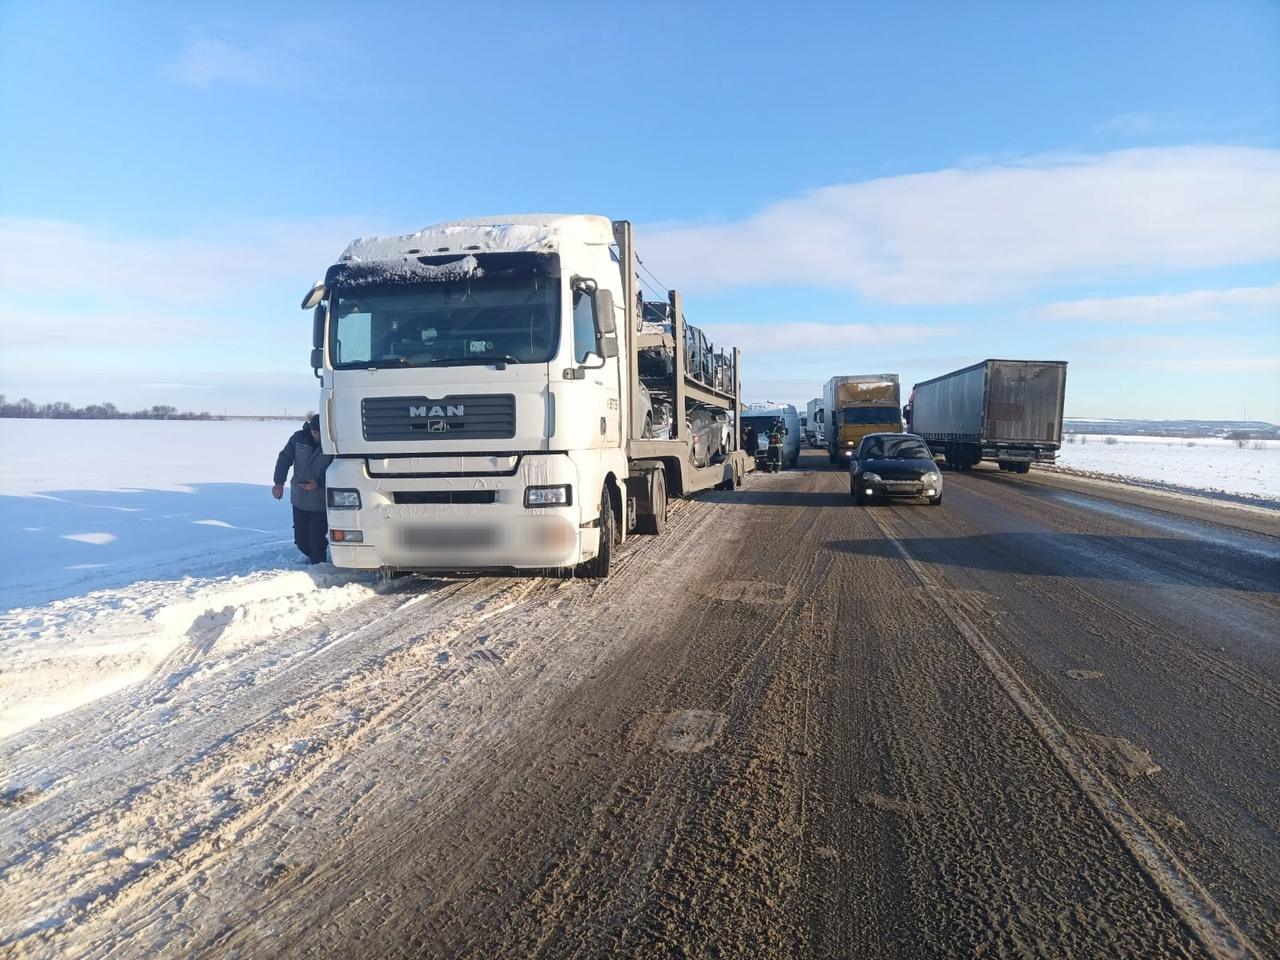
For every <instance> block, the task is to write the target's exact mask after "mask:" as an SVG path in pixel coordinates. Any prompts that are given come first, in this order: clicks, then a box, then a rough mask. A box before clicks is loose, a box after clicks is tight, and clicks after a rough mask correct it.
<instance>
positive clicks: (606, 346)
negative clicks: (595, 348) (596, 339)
mask: <svg viewBox="0 0 1280 960" xmlns="http://www.w3.org/2000/svg"><path fill="white" fill-rule="evenodd" d="M617 355H618V338H617V337H616V336H615V335H614V334H609V335H607V336H603V337H601V338H600V356H602V357H603V358H604V359H606V360H608V359H610V358H611V357H616V356H617Z"/></svg>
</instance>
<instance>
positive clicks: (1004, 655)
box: [0, 454, 1280, 958]
mask: <svg viewBox="0 0 1280 960" xmlns="http://www.w3.org/2000/svg"><path fill="white" fill-rule="evenodd" d="M802 467H803V468H804V469H801V470H798V471H790V472H787V473H784V474H782V475H778V476H759V477H752V478H750V480H749V481H748V484H747V486H746V487H745V488H744V489H742V490H740V491H735V492H725V493H715V494H710V495H707V496H704V497H701V498H699V499H698V500H696V501H693V502H690V503H684V504H681V505H679V509H678V510H677V511H676V512H675V514H674V515H673V518H672V523H671V526H670V529H669V530H668V531H667V533H666V534H664V536H663V537H662V538H660V539H657V540H654V539H650V538H639V539H637V541H636V542H635V543H634V544H630V545H628V548H627V549H626V550H625V551H624V553H623V557H622V559H621V562H620V565H619V568H618V569H617V571H616V573H615V575H614V577H612V578H611V579H610V580H609V581H608V582H606V583H605V584H603V585H597V584H589V583H582V582H555V581H548V580H533V581H514V580H497V579H483V580H475V581H460V582H425V581H411V582H408V583H405V584H404V585H403V586H402V587H400V588H399V589H398V590H397V591H396V592H393V593H390V594H388V595H386V596H385V597H380V598H379V599H378V600H377V601H375V602H373V603H371V604H369V605H367V607H366V608H364V609H361V610H358V611H356V612H355V613H352V614H348V615H346V617H347V621H348V622H346V623H345V624H344V627H343V629H344V630H345V631H346V632H345V633H343V634H342V637H341V638H340V639H341V640H342V642H341V643H338V642H337V641H336V640H335V641H334V643H333V644H331V645H330V646H329V647H326V648H325V649H326V652H325V654H324V656H322V657H321V656H302V655H299V656H297V657H296V658H293V659H288V658H286V659H285V661H283V663H284V665H282V666H280V667H279V668H278V669H274V668H273V671H272V672H267V671H262V670H260V671H258V672H257V673H255V674H246V676H253V677H255V678H256V679H255V680H254V681H253V683H252V684H249V683H247V682H245V683H243V687H244V689H243V691H242V692H240V693H238V694H237V696H239V697H240V700H239V701H237V702H238V703H239V704H240V705H239V706H238V707H237V709H236V710H234V711H231V712H230V713H233V714H234V715H227V713H228V712H227V711H208V710H202V709H201V703H202V702H212V701H202V697H213V696H214V694H213V693H211V692H209V693H204V692H201V691H199V690H197V691H192V692H191V693H190V694H186V693H183V694H182V695H180V696H176V697H175V696H174V695H173V694H172V693H169V694H166V695H161V693H159V692H157V694H156V698H155V702H154V703H149V704H145V705H144V706H143V707H131V708H129V709H128V710H125V709H124V708H122V707H119V706H113V705H112V704H111V703H110V702H106V703H103V704H102V705H100V706H98V707H95V708H94V709H95V710H98V711H100V713H99V715H98V716H96V717H91V718H89V720H90V721H91V722H85V720H84V717H83V716H82V717H80V719H79V721H78V725H77V726H76V727H75V728H74V730H72V729H70V728H68V732H67V734H66V737H65V739H64V740H63V741H61V742H60V743H59V744H58V745H57V749H56V750H53V749H46V748H44V747H41V746H38V745H37V742H36V740H35V739H34V738H32V739H30V740H29V741H27V742H25V743H20V744H18V749H16V750H15V751H14V753H13V756H14V757H15V764H16V765H17V767H18V769H16V772H15V774H14V775H15V776H21V775H22V773H23V765H25V768H26V769H29V770H34V769H36V768H37V767H42V766H43V767H50V768H53V769H55V772H58V771H60V772H58V776H55V777H54V780H55V782H59V783H64V784H66V785H67V786H66V787H65V788H64V789H62V791H61V792H58V791H57V790H54V791H51V793H50V796H48V797H47V798H41V800H40V801H39V802H36V803H32V804H29V805H27V806H23V807H21V808H16V809H14V810H12V811H9V812H8V813H4V812H3V811H0V839H2V841H3V849H4V859H3V860H2V861H0V887H5V886H7V887H8V890H9V892H8V893H6V894H4V895H3V899H4V901H5V903H6V904H7V905H6V906H2V907H0V943H4V944H5V946H4V947H3V948H0V952H3V951H4V950H8V951H10V952H12V953H13V954H15V955H17V956H41V955H70V956H102V957H106V956H137V955H143V954H153V955H172V956H214V957H260V956H283V957H291V956H313V957H334V956H349V957H365V956H369V957H375V956H376V957H383V956H391V957H400V956H403V957H420V956H439V957H533V956H546V957H578V956H581V957H633V956H635V957H716V956H724V957H780V958H781V957H800V956H815V957H910V958H917V957H931V956H956V957H969V956H979V955H981V956H994V957H1026V956H1043V957H1055V958H1064V957H1101V956H1108V957H1110V956H1134V957H1137V956H1141V957H1183V956H1196V957H1234V956H1277V955H1280V906H1278V904H1280V538H1278V537H1277V536H1276V533H1277V529H1278V528H1280V522H1278V521H1280V518H1278V517H1277V515H1275V514H1271V515H1268V514H1267V513H1266V512H1264V511H1258V510H1252V511H1250V510H1241V509H1236V508H1226V507H1219V506H1214V505H1212V504H1207V503H1204V502H1196V501H1191V500H1186V499H1180V498H1175V497H1167V496H1159V495H1156V494H1151V493H1144V492H1141V491H1132V490H1126V489H1123V488H1119V487H1115V486H1111V485H1106V484H1098V483H1091V482H1086V481H1075V480H1071V479H1067V478H1062V477H1057V476H1048V475H1041V474H1037V473H1032V474H1030V475H1027V476H1021V475H1012V474H1002V473H999V472H996V471H994V470H985V469H980V470H976V471H974V472H972V473H966V474H954V473H948V474H947V475H946V498H945V503H944V504H943V505H942V506H940V507H930V506H927V505H923V504H921V505H915V504H911V505H908V504H893V505H884V506H867V507H855V506H853V504H852V502H851V500H850V498H849V495H848V481H847V475H846V474H844V473H841V472H837V471H835V470H832V469H830V468H828V467H827V465H826V462H825V457H818V456H815V455H813V454H806V456H805V458H804V460H803V461H802ZM282 642H285V643H286V645H287V643H288V642H292V641H291V640H286V641H282ZM298 642H299V643H301V640H299V641H298ZM299 649H302V648H301V647H300V648H299ZM306 649H311V648H310V647H308V648H306ZM215 682H216V683H223V682H225V683H227V684H234V683H236V682H237V681H236V677H234V676H228V677H227V678H225V681H224V680H216V681H210V683H211V684H212V683H215ZM226 689H232V688H231V687H227V688H226ZM226 689H224V690H223V691H222V692H221V693H220V694H219V696H221V697H223V699H219V700H217V702H225V694H226ZM184 698H185V699H184ZM113 711H114V712H113ZM335 718H336V719H335ZM104 725H105V726H108V727H110V729H109V730H107V731H106V732H103V730H102V729H101V727H102V726H104ZM282 744H283V745H284V746H281V745H282ZM297 744H303V746H302V747H297V746H296V745H297ZM290 745H295V746H294V747H290ZM290 749H292V750H293V751H294V752H293V753H292V754H291V753H289V750H290ZM273 751H274V752H273ZM281 758H286V759H281ZM273 763H274V764H276V765H275V766H273V765H272V764H273ZM245 771H248V772H247V773H246V772H245ZM59 776H60V777H61V779H58V777H59ZM130 838H132V839H131V840H130ZM126 843H131V844H132V847H131V848H130V847H125V844H126ZM130 849H132V853H130ZM113 851H114V857H113V856H112V853H113ZM19 903H21V904H22V906H21V907H20V906H19ZM33 905H34V906H33ZM37 907H38V908H37Z"/></svg>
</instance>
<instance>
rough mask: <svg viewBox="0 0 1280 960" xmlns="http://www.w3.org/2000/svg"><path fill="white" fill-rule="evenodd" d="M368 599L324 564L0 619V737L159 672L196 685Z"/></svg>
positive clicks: (365, 586) (150, 587) (153, 587)
mask: <svg viewBox="0 0 1280 960" xmlns="http://www.w3.org/2000/svg"><path fill="white" fill-rule="evenodd" d="M290 549H292V547H290ZM259 559H260V561H264V562H265V561H269V560H272V559H278V558H275V557H270V556H263V557H261V558H259ZM373 593H374V590H373V586H372V581H371V580H370V579H369V578H368V577H367V576H364V577H360V576H357V575H353V574H346V573H340V572H338V571H336V570H334V569H333V567H331V566H329V565H328V564H324V565H321V566H319V567H311V568H308V569H305V570H304V569H298V570H288V569H268V570H259V571H256V572H252V573H247V574H244V575H240V576H230V577H216V578H209V579H197V578H184V579H182V580H176V581H173V580H169V581H154V580H149V581H142V582H139V583H135V584H132V585H130V586H128V587H126V588H123V589H118V590H99V591H95V592H93V593H90V594H88V595H87V596H83V597H74V598H71V599H66V600H57V601H54V602H53V603H50V604H46V605H44V606H41V607H26V608H21V607H20V608H17V609H14V610H8V611H5V612H3V613H0V738H3V737H6V736H9V735H10V734H13V733H16V732H17V731H19V730H22V729H25V728H26V727H29V726H31V725H33V724H36V723H39V722H41V721H42V720H47V719H48V718H50V717H53V716H57V715H58V714H61V713H66V712H67V711H70V710H74V709H75V708H76V707H79V706H82V705H83V704H86V703H89V702H91V701H93V700H96V699H98V698H99V697H104V696H107V695H109V694H111V693H115V692H116V691H118V690H121V689H123V688H124V687H127V686H130V685H131V684H134V683H137V682H139V681H141V680H144V679H146V678H147V677H148V676H150V675H151V674H152V673H153V672H154V671H155V670H156V669H157V668H159V667H160V666H161V665H162V664H165V665H166V666H167V667H168V668H170V669H169V680H168V683H169V685H170V686H178V685H182V684H186V683H190V682H195V681H197V680H198V679H199V677H200V675H202V674H207V673H208V672H211V671H218V670H223V669H226V667H227V666H229V665H230V664H232V663H234V662H236V661H237V660H239V659H241V658H242V657H243V656H245V655H247V654H248V653H249V652H251V651H253V650H254V649H256V648H258V647H260V646H262V645H264V644H269V643H270V642H271V640H272V638H273V637H275V636H277V635H278V634H281V633H283V632H285V631H288V630H293V629H296V628H298V627H301V626H303V625H305V624H307V623H309V622H313V621H318V620H320V619H321V618H322V617H324V616H326V615H328V614H332V613H335V612H337V611H339V610H342V609H343V608H345V607H348V606H351V605H352V604H355V603H359V602H360V601H362V600H366V599H368V598H369V597H371V596H372V595H373ZM166 661H168V662H167V664H166Z"/></svg>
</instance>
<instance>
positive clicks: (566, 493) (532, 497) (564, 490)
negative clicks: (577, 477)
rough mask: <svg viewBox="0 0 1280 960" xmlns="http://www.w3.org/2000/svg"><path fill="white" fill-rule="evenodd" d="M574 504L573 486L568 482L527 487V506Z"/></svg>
mask: <svg viewBox="0 0 1280 960" xmlns="http://www.w3.org/2000/svg"><path fill="white" fill-rule="evenodd" d="M572 504H573V487H572V486H570V485H569V484H567V483H561V484H557V485H556V486H553V487H525V488H524V505H525V506H526V507H568V506H571V505H572Z"/></svg>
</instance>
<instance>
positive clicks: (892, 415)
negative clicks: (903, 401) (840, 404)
mask: <svg viewBox="0 0 1280 960" xmlns="http://www.w3.org/2000/svg"><path fill="white" fill-rule="evenodd" d="M900 419H901V415H900V414H899V412H898V408H897V407H846V408H845V409H844V410H841V411H840V420H841V422H842V423H846V424H864V423H897V422H898V421H899V420H900Z"/></svg>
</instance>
